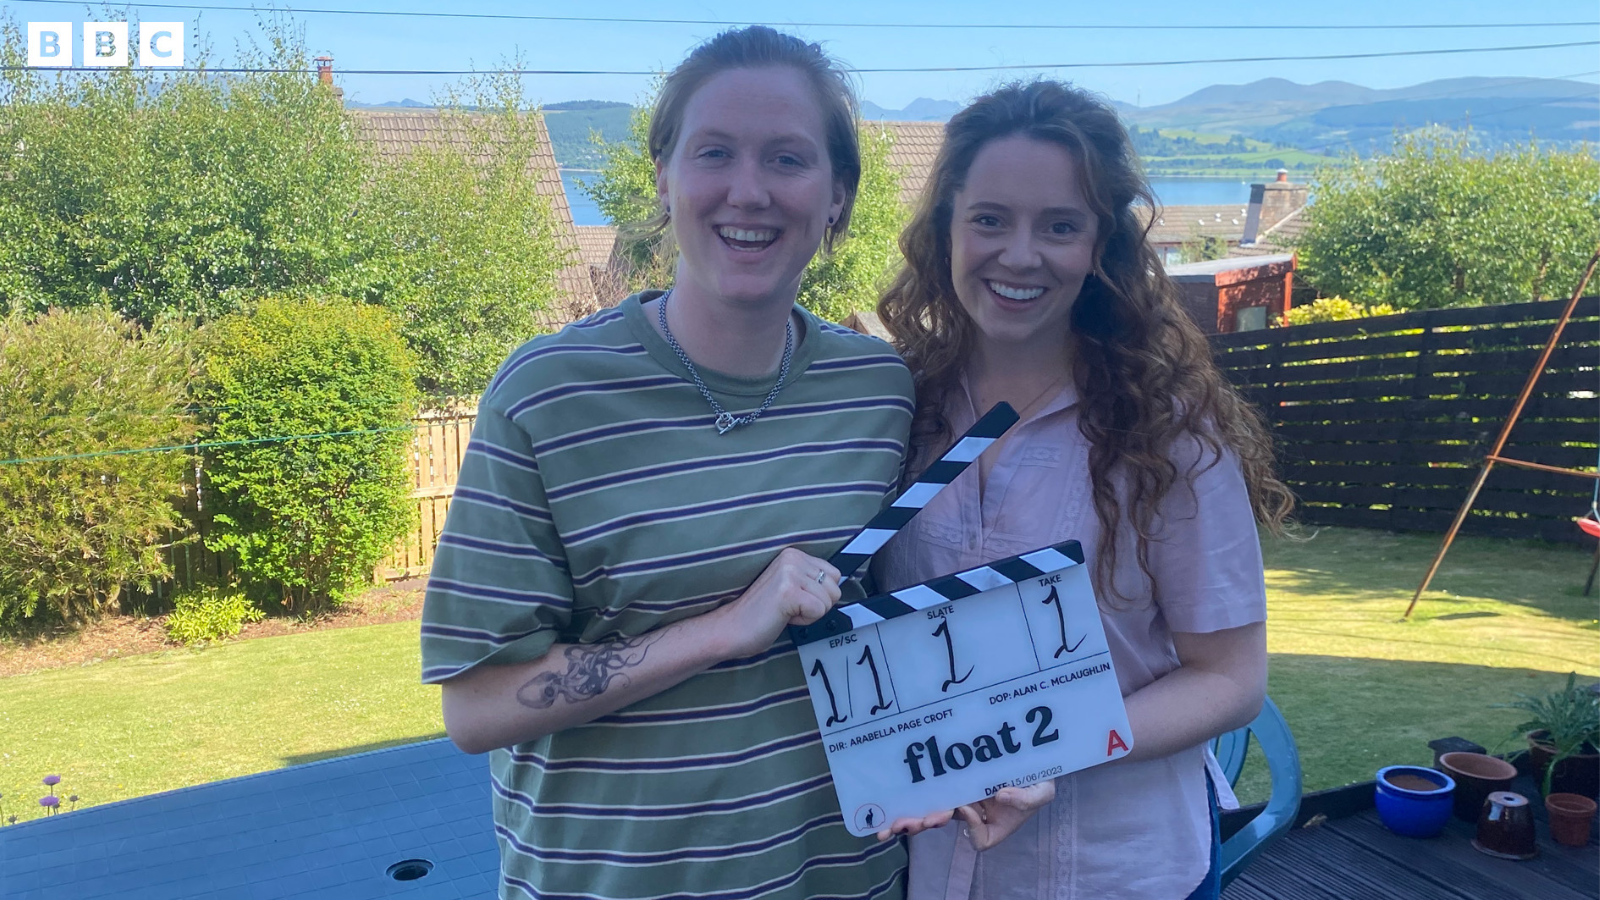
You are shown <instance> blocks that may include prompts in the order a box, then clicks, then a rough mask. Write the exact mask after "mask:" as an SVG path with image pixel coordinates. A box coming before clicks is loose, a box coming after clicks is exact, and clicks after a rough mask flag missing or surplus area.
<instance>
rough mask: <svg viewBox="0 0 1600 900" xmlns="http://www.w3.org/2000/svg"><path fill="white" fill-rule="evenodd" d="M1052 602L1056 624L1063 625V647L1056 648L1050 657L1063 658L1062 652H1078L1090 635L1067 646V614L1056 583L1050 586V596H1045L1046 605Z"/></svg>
mask: <svg viewBox="0 0 1600 900" xmlns="http://www.w3.org/2000/svg"><path fill="white" fill-rule="evenodd" d="M1052 604H1054V605H1055V608H1056V624H1058V625H1060V626H1061V647H1060V649H1058V650H1056V652H1055V655H1054V656H1051V657H1050V658H1051V659H1060V658H1061V654H1063V653H1076V652H1078V648H1079V647H1082V646H1083V642H1084V641H1086V640H1088V639H1089V636H1088V635H1087V634H1086V635H1084V636H1083V637H1081V638H1078V642H1077V643H1076V644H1073V645H1072V646H1070V647H1068V646H1067V616H1066V613H1064V612H1062V611H1061V595H1060V594H1057V593H1056V589H1055V586H1054V585H1052V586H1051V587H1050V596H1048V597H1046V598H1044V605H1045V606H1050V605H1052Z"/></svg>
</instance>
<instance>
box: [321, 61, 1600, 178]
mask: <svg viewBox="0 0 1600 900" xmlns="http://www.w3.org/2000/svg"><path fill="white" fill-rule="evenodd" d="M1108 99H1109V98H1108ZM1110 102H1111V104H1112V105H1113V106H1115V107H1116V108H1117V111H1118V112H1119V114H1121V116H1122V117H1123V120H1124V121H1126V122H1127V123H1128V124H1129V125H1131V126H1136V127H1138V128H1140V129H1142V130H1143V131H1144V132H1145V133H1143V134H1140V135H1138V136H1137V137H1138V143H1139V144H1140V152H1141V155H1143V156H1145V157H1146V158H1147V159H1148V160H1151V161H1152V162H1154V163H1155V165H1156V168H1157V169H1159V170H1160V171H1162V172H1167V173H1168V174H1171V173H1184V174H1190V173H1192V174H1197V175H1198V174H1218V172H1222V171H1226V172H1233V171H1234V170H1239V169H1246V168H1247V169H1250V170H1252V171H1256V170H1260V171H1264V172H1267V173H1268V174H1270V171H1271V170H1273V169H1276V168H1277V167H1278V166H1280V165H1286V166H1287V167H1289V168H1290V169H1295V170H1298V169H1305V168H1307V167H1309V166H1311V165H1313V164H1314V163H1315V162H1316V161H1317V160H1318V159H1319V158H1320V157H1321V155H1322V154H1330V155H1337V154H1338V153H1340V152H1343V151H1346V150H1349V149H1352V148H1354V149H1357V150H1359V151H1360V152H1363V153H1366V152H1371V151H1373V150H1377V149H1382V148H1385V147H1387V146H1388V144H1389V142H1390V141H1392V140H1393V137H1394V135H1395V133H1396V132H1397V131H1400V132H1404V131H1407V130H1410V129H1414V128H1419V127H1422V126H1424V125H1428V124H1430V123H1443V124H1448V125H1450V126H1452V127H1456V128H1460V127H1462V126H1464V125H1466V124H1468V123H1470V124H1471V126H1472V128H1473V130H1474V132H1476V133H1477V135H1478V136H1479V138H1480V139H1481V140H1483V141H1484V142H1485V143H1487V144H1490V145H1491V146H1493V145H1498V144H1502V143H1508V142H1518V141H1526V140H1527V139H1528V137H1529V135H1530V134H1531V135H1534V136H1537V137H1538V138H1539V140H1540V141H1541V142H1543V143H1545V144H1547V145H1549V144H1555V145H1575V144H1576V142H1579V141H1583V140H1588V141H1591V142H1600V85H1597V84H1595V83H1593V82H1586V81H1572V80H1566V79H1552V78H1490V77H1474V78H1447V79H1441V80H1438V81H1429V82H1425V83H1423V84H1415V85H1411V86H1409V87H1402V88H1381V89H1380V88H1369V87H1363V86H1362V85H1359V84H1352V83H1350V82H1347V81H1322V82H1318V83H1316V84H1297V83H1295V82H1293V81H1289V80H1287V79H1283V78H1263V79H1260V80H1259V81H1252V82H1250V83H1249V84H1214V85H1211V86H1210V87H1206V88H1201V89H1200V90H1198V91H1195V92H1194V93H1192V94H1189V95H1188V96H1186V97H1183V98H1181V99H1179V100H1175V101H1173V102H1171V103H1163V104H1160V105H1158V106H1146V107H1140V106H1134V105H1132V104H1129V103H1124V102H1122V101H1119V100H1111V101H1110ZM349 105H350V106H388V107H427V106H428V104H425V103H419V102H417V101H415V100H410V99H407V100H398V101H389V102H387V103H372V104H359V103H351V104H349ZM962 105H963V104H961V103H959V102H957V101H954V100H935V99H931V98H928V97H918V98H917V99H916V100H914V101H912V102H911V103H909V104H907V105H906V106H905V107H904V108H903V109H888V108H885V107H883V106H880V105H878V104H876V103H873V102H872V101H870V100H866V101H862V103H861V114H862V117H863V118H865V119H868V120H893V121H912V122H945V121H949V119H950V117H951V116H952V115H954V114H955V113H956V112H958V111H959V110H960V109H961V107H962ZM544 110H545V112H546V116H545V122H546V124H547V125H548V127H549V129H550V139H551V141H552V142H553V143H554V145H555V153H556V160H557V161H558V162H559V163H560V164H561V165H562V166H563V167H564V168H576V169H594V168H598V167H599V165H600V164H601V162H602V159H603V157H602V156H601V154H600V151H599V148H597V147H596V146H595V145H594V144H593V143H591V142H590V140H589V135H590V133H591V131H593V132H594V133H597V134H598V135H599V136H600V137H601V138H602V139H603V140H606V141H616V140H621V139H623V138H625V137H627V134H628V118H629V116H630V115H631V114H632V107H631V106H629V105H628V104H626V103H618V102H615V101H609V100H568V101H564V102H561V103H550V104H546V105H545V107H544ZM1156 130H1162V131H1165V132H1167V134H1166V135H1165V136H1162V135H1157V134H1155V133H1154V132H1155V131H1156ZM1206 135H1211V136H1212V137H1210V138H1206V137H1205V136H1206ZM1234 136H1237V137H1239V138H1241V139H1243V140H1244V141H1246V142H1247V146H1245V147H1241V146H1239V145H1238V143H1237V141H1231V140H1230V138H1233V137H1234ZM1192 139H1199V140H1201V141H1203V142H1204V143H1205V144H1207V145H1208V146H1206V147H1205V148H1204V149H1205V150H1208V151H1209V152H1206V153H1200V152H1196V151H1198V150H1200V149H1201V148H1200V147H1199V146H1198V145H1197V146H1194V147H1190V146H1189V145H1188V143H1186V142H1190V141H1191V140H1192ZM1275 148H1299V149H1298V150H1284V151H1283V152H1279V150H1278V149H1275ZM1224 156H1226V157H1227V158H1226V159H1223V158H1222V157H1224ZM1213 169H1215V170H1217V171H1215V172H1214V171H1211V170H1213ZM1169 170H1170V171H1169ZM1251 177H1257V175H1252V176H1251Z"/></svg>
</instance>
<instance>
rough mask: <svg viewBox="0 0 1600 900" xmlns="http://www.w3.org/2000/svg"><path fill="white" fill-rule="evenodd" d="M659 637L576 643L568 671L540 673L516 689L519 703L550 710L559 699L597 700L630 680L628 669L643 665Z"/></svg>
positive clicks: (568, 654)
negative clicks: (599, 642)
mask: <svg viewBox="0 0 1600 900" xmlns="http://www.w3.org/2000/svg"><path fill="white" fill-rule="evenodd" d="M657 637H659V635H656V634H643V635H640V636H638V637H635V638H628V639H626V640H621V641H612V642H611V643H608V644H577V645H574V646H571V647H568V648H567V649H566V652H565V653H564V654H563V655H564V656H566V658H567V670H566V671H565V672H541V673H539V674H538V675H535V676H533V678H531V679H529V681H528V683H526V684H524V685H523V686H522V687H520V688H518V689H517V702H519V703H521V704H522V705H523V706H526V707H528V708H530V709H549V708H550V707H552V706H555V705H556V701H557V700H565V701H567V702H568V703H578V702H580V701H583V700H588V699H590V698H593V697H598V696H600V694H602V693H603V692H604V691H605V689H606V688H608V687H610V686H611V685H612V683H613V682H615V681H617V680H618V679H621V680H622V681H623V682H624V683H626V682H627V680H628V675H627V670H628V669H631V668H633V667H634V666H637V665H639V664H640V663H642V662H644V657H645V654H646V653H648V652H649V650H650V645H651V644H652V643H654V642H655V640H656V638H657Z"/></svg>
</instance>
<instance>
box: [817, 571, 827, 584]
mask: <svg viewBox="0 0 1600 900" xmlns="http://www.w3.org/2000/svg"><path fill="white" fill-rule="evenodd" d="M827 580H828V570H826V569H823V570H821V571H819V572H817V584H821V583H823V582H824V581H827Z"/></svg>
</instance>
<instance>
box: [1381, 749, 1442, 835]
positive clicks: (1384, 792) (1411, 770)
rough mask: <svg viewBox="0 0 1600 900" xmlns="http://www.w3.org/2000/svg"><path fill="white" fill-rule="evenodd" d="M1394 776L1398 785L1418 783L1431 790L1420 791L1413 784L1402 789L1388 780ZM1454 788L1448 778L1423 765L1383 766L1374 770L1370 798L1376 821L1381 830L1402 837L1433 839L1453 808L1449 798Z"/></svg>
mask: <svg viewBox="0 0 1600 900" xmlns="http://www.w3.org/2000/svg"><path fill="white" fill-rule="evenodd" d="M1396 776H1399V777H1400V781H1401V782H1402V784H1404V783H1405V782H1407V781H1413V782H1414V781H1421V782H1425V783H1427V784H1431V785H1433V787H1432V788H1431V789H1428V790H1422V789H1421V785H1419V784H1416V783H1412V784H1409V785H1407V786H1404V787H1402V786H1401V785H1398V784H1395V783H1394V782H1393V781H1392V780H1391V779H1393V778H1395V777H1396ZM1455 789H1456V783H1455V780H1454V779H1452V778H1451V777H1450V776H1449V775H1446V774H1444V773H1443V772H1436V771H1434V770H1433V769H1429V768H1427V767H1425V766H1385V767H1383V768H1381V769H1379V770H1378V787H1377V794H1376V796H1375V797H1374V802H1375V803H1376V805H1377V807H1378V818H1379V819H1382V820H1383V824H1384V827H1386V828H1388V829H1389V830H1390V831H1392V832H1394V833H1395V834H1398V835H1401V836H1403V837H1416V838H1430V837H1433V836H1434V835H1436V834H1438V833H1439V832H1441V831H1443V830H1444V826H1445V823H1446V822H1449V821H1450V814H1451V811H1452V809H1453V805H1454V804H1453V802H1452V800H1451V796H1450V795H1451V793H1452V792H1454V791H1455Z"/></svg>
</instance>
